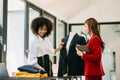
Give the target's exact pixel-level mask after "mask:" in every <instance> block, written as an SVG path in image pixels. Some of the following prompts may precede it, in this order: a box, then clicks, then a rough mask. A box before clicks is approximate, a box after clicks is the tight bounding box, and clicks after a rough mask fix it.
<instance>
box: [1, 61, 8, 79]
mask: <svg viewBox="0 0 120 80" xmlns="http://www.w3.org/2000/svg"><path fill="white" fill-rule="evenodd" d="M8 77H9V74H8V71H7V67H6V65H5V63H0V78H8Z"/></svg>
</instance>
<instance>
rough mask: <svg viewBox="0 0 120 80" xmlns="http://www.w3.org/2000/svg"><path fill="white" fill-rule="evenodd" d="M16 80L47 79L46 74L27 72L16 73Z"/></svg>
mask: <svg viewBox="0 0 120 80" xmlns="http://www.w3.org/2000/svg"><path fill="white" fill-rule="evenodd" d="M15 76H16V78H47V77H48V75H47V73H44V74H40V73H28V72H16V74H15Z"/></svg>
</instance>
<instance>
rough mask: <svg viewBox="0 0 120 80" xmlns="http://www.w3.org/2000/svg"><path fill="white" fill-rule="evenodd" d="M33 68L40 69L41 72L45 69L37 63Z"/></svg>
mask: <svg viewBox="0 0 120 80" xmlns="http://www.w3.org/2000/svg"><path fill="white" fill-rule="evenodd" d="M34 66H35V67H37V68H39V69H41V70H43V71H45V69H44V68H43V67H42V66H40V65H39V64H38V63H35V64H34Z"/></svg>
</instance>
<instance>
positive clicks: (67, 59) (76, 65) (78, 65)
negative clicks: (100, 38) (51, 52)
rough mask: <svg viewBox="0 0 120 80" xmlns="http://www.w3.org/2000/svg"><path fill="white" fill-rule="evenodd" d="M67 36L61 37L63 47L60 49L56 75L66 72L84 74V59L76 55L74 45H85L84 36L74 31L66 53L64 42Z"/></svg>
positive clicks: (74, 74) (60, 75)
mask: <svg viewBox="0 0 120 80" xmlns="http://www.w3.org/2000/svg"><path fill="white" fill-rule="evenodd" d="M68 37H69V35H68V36H66V37H65V38H63V39H62V42H64V47H63V48H62V49H61V50H60V56H59V67H58V77H62V76H63V75H64V74H65V73H67V74H68V76H79V75H84V61H83V60H82V59H81V57H80V56H78V55H77V53H76V50H75V46H76V44H80V45H85V44H86V41H85V38H84V37H83V36H80V35H78V34H77V33H76V34H75V35H74V36H73V38H72V41H71V43H70V46H69V51H68V53H67V51H66V44H67V41H68Z"/></svg>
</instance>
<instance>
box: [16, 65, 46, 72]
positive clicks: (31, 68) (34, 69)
mask: <svg viewBox="0 0 120 80" xmlns="http://www.w3.org/2000/svg"><path fill="white" fill-rule="evenodd" d="M18 70H19V71H22V72H28V73H40V74H44V73H46V72H45V71H43V70H40V69H39V68H37V67H35V66H34V65H23V66H20V67H18Z"/></svg>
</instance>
